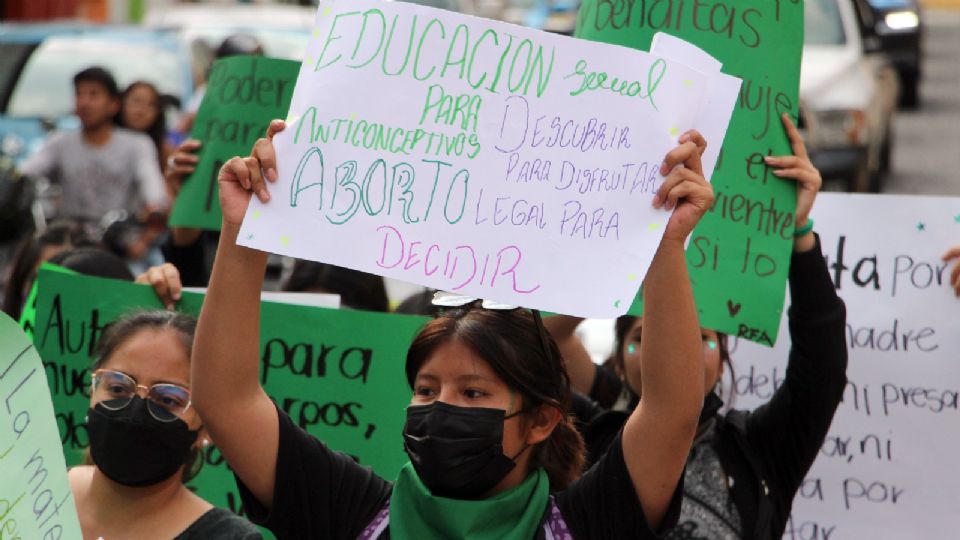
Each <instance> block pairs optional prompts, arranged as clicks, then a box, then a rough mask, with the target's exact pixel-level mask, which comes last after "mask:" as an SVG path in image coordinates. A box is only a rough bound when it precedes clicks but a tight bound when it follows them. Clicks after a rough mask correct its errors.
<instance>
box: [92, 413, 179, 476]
mask: <svg viewBox="0 0 960 540" xmlns="http://www.w3.org/2000/svg"><path fill="white" fill-rule="evenodd" d="M87 431H88V432H89V434H90V456H91V457H92V458H93V462H94V463H96V465H97V468H99V469H100V470H101V471H102V472H103V474H105V475H106V476H107V478H109V479H111V480H113V481H114V482H116V483H118V484H123V485H125V486H149V485H152V484H156V483H158V482H161V481H163V480H166V479H167V478H170V477H171V476H172V475H174V474H175V473H177V472H178V471H179V470H180V467H182V466H183V465H184V464H185V463H186V462H187V460H188V459H189V458H190V449H191V447H192V446H193V443H194V442H196V440H197V432H196V431H190V428H189V427H188V426H187V423H186V422H184V421H183V420H181V419H179V418H177V419H176V420H173V421H172V422H161V421H159V420H157V419H156V418H154V417H153V416H152V415H151V414H150V411H148V410H147V403H146V401H144V400H143V398H141V397H140V396H134V397H133V400H132V401H131V402H130V404H129V405H127V406H126V407H124V408H122V409H120V410H118V411H111V410H110V409H107V408H106V407H103V406H102V404H100V403H98V404H96V405H95V406H94V407H93V408H92V409H90V410H89V411H88V412H87Z"/></svg>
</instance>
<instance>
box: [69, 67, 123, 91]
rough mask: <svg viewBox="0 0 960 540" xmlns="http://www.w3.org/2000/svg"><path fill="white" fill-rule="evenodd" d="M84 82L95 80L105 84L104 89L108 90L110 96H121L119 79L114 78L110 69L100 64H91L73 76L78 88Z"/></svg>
mask: <svg viewBox="0 0 960 540" xmlns="http://www.w3.org/2000/svg"><path fill="white" fill-rule="evenodd" d="M82 82H93V83H98V84H100V85H101V86H103V89H104V90H106V91H107V94H109V95H110V97H112V98H115V97H119V96H120V89H119V87H118V86H117V80H116V79H114V78H113V75H111V74H110V72H109V71H107V70H106V69H104V68H102V67H100V66H91V67H88V68H87V69H84V70H82V71H80V72H79V73H77V74H76V75H74V76H73V87H74V88H77V87H78V86H80V83H82Z"/></svg>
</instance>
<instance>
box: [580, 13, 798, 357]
mask: <svg viewBox="0 0 960 540" xmlns="http://www.w3.org/2000/svg"><path fill="white" fill-rule="evenodd" d="M657 32H665V33H668V34H672V35H675V36H677V37H679V38H682V39H684V40H686V41H689V42H691V43H693V44H694V45H697V46H698V47H700V48H702V49H703V50H705V51H706V52H708V53H710V54H711V55H713V56H714V57H716V58H717V59H718V60H719V61H720V62H722V63H723V72H724V73H727V74H729V75H733V76H735V77H740V78H741V79H743V85H742V86H741V88H740V96H739V99H738V100H737V104H736V108H735V109H734V113H733V118H732V119H731V120H730V127H729V128H728V130H727V135H726V139H725V140H724V142H723V150H722V151H721V154H720V159H719V160H718V162H717V166H716V169H715V170H714V172H713V177H712V180H711V181H712V183H713V187H714V193H715V195H716V203H715V204H714V207H713V209H712V210H711V211H710V212H709V213H708V214H707V215H706V217H704V219H703V221H702V222H701V223H700V225H699V227H697V229H696V230H695V231H694V232H693V234H692V235H691V239H690V245H689V248H688V249H687V264H688V266H689V268H690V274H691V279H692V280H693V284H694V294H695V296H696V300H697V307H698V309H699V311H700V321H701V324H702V325H703V326H706V327H708V328H713V329H715V330H717V331H720V332H726V333H728V334H733V335H737V336H741V337H745V338H747V339H750V340H753V341H757V342H759V343H763V344H766V345H773V342H774V341H775V340H776V338H777V330H778V328H779V326H780V317H781V314H782V312H783V301H784V292H785V288H786V287H785V283H786V279H787V275H788V271H789V267H790V253H791V250H792V246H793V230H794V223H793V221H794V220H793V212H794V208H795V206H796V191H795V184H794V182H793V181H784V180H780V179H778V178H777V177H776V176H774V175H773V174H772V170H771V169H770V168H769V167H767V166H766V165H765V164H764V161H763V158H764V156H767V155H788V154H790V153H791V150H790V145H789V144H788V142H787V137H786V134H785V132H784V130H783V128H782V125H781V122H780V115H781V114H782V113H784V112H786V113H788V114H789V115H790V116H791V118H792V119H793V120H794V121H795V122H796V119H797V114H798V112H797V111H798V108H797V107H798V88H799V80H800V57H801V52H802V48H803V2H802V1H801V0H741V1H737V2H731V1H729V0H726V1H725V0H696V1H692V2H691V1H687V2H685V1H684V0H637V1H633V0H584V2H583V4H582V5H581V7H580V14H579V17H578V20H577V30H576V35H577V36H578V37H582V38H586V39H591V40H596V41H603V42H607V43H615V44H619V45H625V46H628V47H634V48H638V49H643V50H649V47H650V43H651V40H652V38H653V36H654V34H656V33H657ZM713 142H714V141H708V143H713ZM708 173H709V171H708ZM639 309H640V304H639V302H636V303H635V305H634V308H633V309H631V313H634V314H637V312H638V310H639Z"/></svg>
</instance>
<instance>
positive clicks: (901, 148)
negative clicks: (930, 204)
mask: <svg viewBox="0 0 960 540" xmlns="http://www.w3.org/2000/svg"><path fill="white" fill-rule="evenodd" d="M958 7H960V3H958ZM923 22H924V24H925V25H926V30H927V33H926V35H925V39H924V52H925V58H924V73H923V81H922V83H921V87H920V97H921V103H920V108H919V109H917V110H915V111H903V110H901V111H899V112H898V113H897V116H896V118H895V120H894V136H895V137H896V140H895V142H894V150H893V170H892V172H891V174H890V175H888V176H887V177H886V178H885V179H884V181H883V191H884V192H885V193H911V194H923V195H953V196H960V9H949V10H948V9H927V10H926V11H925V12H924V18H923Z"/></svg>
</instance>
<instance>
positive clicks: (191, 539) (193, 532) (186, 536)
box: [173, 508, 263, 540]
mask: <svg viewBox="0 0 960 540" xmlns="http://www.w3.org/2000/svg"><path fill="white" fill-rule="evenodd" d="M262 538H263V535H261V534H260V531H258V530H257V528H256V527H254V526H253V524H252V523H250V522H249V521H247V520H245V519H243V518H242V517H240V516H238V515H236V514H234V513H233V512H231V511H229V510H224V509H223V508H211V509H210V510H208V511H207V512H206V513H205V514H203V515H202V516H200V518H199V519H197V520H196V521H194V522H193V523H191V524H190V526H189V527H187V528H186V529H184V531H183V532H182V533H180V534H178V535H177V537H176V538H174V539H173V540H218V539H223V540H228V539H229V540H261V539H262Z"/></svg>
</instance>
